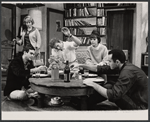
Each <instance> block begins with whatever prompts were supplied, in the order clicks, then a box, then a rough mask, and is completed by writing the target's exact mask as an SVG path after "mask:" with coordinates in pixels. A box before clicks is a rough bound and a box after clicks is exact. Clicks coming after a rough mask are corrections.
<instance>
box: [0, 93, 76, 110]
mask: <svg viewBox="0 0 150 122" xmlns="http://www.w3.org/2000/svg"><path fill="white" fill-rule="evenodd" d="M1 100H2V102H1V108H2V111H77V108H76V106H73V105H71V104H70V103H69V101H68V100H69V99H68V98H63V101H64V105H62V106H57V107H54V106H49V105H48V102H49V100H50V98H48V97H47V100H46V101H45V103H46V106H45V107H43V108H39V107H37V105H32V106H30V105H27V104H26V102H20V101H12V100H7V99H6V98H5V97H4V96H3V91H2V92H1Z"/></svg>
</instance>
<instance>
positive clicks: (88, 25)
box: [66, 25, 97, 28]
mask: <svg viewBox="0 0 150 122" xmlns="http://www.w3.org/2000/svg"><path fill="white" fill-rule="evenodd" d="M66 27H68V28H88V27H97V25H88V26H87V25H85V26H66Z"/></svg>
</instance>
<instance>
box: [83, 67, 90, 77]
mask: <svg viewBox="0 0 150 122" xmlns="http://www.w3.org/2000/svg"><path fill="white" fill-rule="evenodd" d="M88 76H89V70H87V69H84V77H88Z"/></svg>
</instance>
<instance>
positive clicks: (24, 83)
mask: <svg viewBox="0 0 150 122" xmlns="http://www.w3.org/2000/svg"><path fill="white" fill-rule="evenodd" d="M34 55H35V49H34V48H24V49H23V55H21V56H17V57H15V58H14V59H13V60H12V61H11V62H10V64H9V67H8V73H7V80H6V86H5V88H4V96H7V98H8V99H12V100H27V99H28V98H29V97H31V94H30V93H29V92H28V90H29V89H30V83H29V81H28V78H29V77H30V76H31V75H32V74H33V73H37V72H41V71H46V70H47V68H46V66H39V67H34V65H33V61H32V60H33V59H34ZM30 91H32V90H30Z"/></svg>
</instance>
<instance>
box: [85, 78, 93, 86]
mask: <svg viewBox="0 0 150 122" xmlns="http://www.w3.org/2000/svg"><path fill="white" fill-rule="evenodd" d="M83 84H85V85H87V86H91V87H93V86H94V84H95V83H94V82H93V81H92V80H91V79H85V80H84V81H83Z"/></svg>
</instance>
